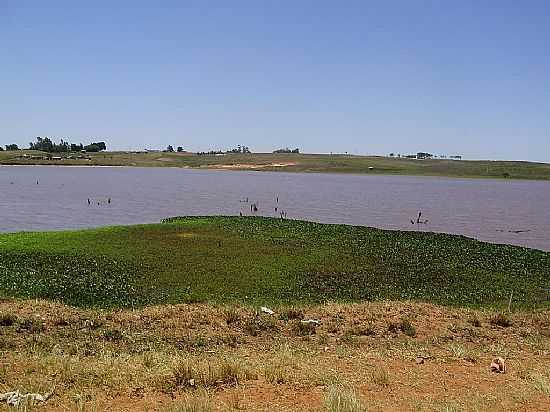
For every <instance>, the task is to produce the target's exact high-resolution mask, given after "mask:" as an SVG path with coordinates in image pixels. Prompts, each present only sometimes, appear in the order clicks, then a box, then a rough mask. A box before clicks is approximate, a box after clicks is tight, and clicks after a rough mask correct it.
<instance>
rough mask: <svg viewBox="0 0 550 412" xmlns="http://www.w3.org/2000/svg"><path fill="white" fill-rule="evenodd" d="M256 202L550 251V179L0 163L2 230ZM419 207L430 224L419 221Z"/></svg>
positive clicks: (246, 210)
mask: <svg viewBox="0 0 550 412" xmlns="http://www.w3.org/2000/svg"><path fill="white" fill-rule="evenodd" d="M277 197H278V198H279V201H278V202H277ZM109 198H110V199H111V203H108V199H109ZM247 198H248V200H249V202H248V203H246V202H245V200H246V199H247ZM88 199H90V204H88ZM251 203H256V205H257V207H258V211H257V212H256V213H255V214H258V215H263V216H280V213H281V212H286V214H287V217H288V218H295V219H307V220H314V221H319V222H327V223H347V224H354V225H365V226H374V227H380V228H386V229H402V230H429V231H437V232H448V233H456V234H463V235H466V236H471V237H475V238H478V239H481V240H486V241H490V242H497V243H511V244H517V245H523V246H528V247H533V248H539V249H545V250H550V182H541V181H517V180H498V181H497V180H481V179H479V180H474V179H447V178H437V177H417V176H376V175H370V176H369V175H367V176H359V175H336V174H305V173H304V174H298V173H281V172H278V173H277V172H275V173H270V172H237V171H214V170H204V171H203V170H189V169H176V168H107V167H94V168H92V167H88V168H86V167H40V166H5V167H0V231H3V232H15V231H22V230H25V231H29V230H52V229H69V228H81V227H95V226H104V225H113V224H131V223H146V222H158V221H159V220H160V219H162V218H164V217H168V216H174V215H239V213H243V215H249V214H251V211H250V206H251ZM275 208H277V210H275ZM418 211H422V217H421V220H428V222H427V223H426V224H417V223H416V221H417V215H418ZM252 213H254V212H252ZM411 220H412V221H413V222H415V224H414V225H413V224H412V223H411Z"/></svg>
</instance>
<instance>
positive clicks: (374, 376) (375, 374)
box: [370, 367, 390, 386]
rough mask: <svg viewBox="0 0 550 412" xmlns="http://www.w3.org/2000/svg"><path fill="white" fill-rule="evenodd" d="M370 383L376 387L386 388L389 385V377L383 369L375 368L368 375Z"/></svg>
mask: <svg viewBox="0 0 550 412" xmlns="http://www.w3.org/2000/svg"><path fill="white" fill-rule="evenodd" d="M370 379H371V382H372V383H374V384H376V385H378V386H388V385H389V384H390V375H389V374H388V371H387V370H386V369H384V368H383V367H375V368H374V369H373V370H372V371H371V373H370Z"/></svg>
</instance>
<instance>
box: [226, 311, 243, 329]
mask: <svg viewBox="0 0 550 412" xmlns="http://www.w3.org/2000/svg"><path fill="white" fill-rule="evenodd" d="M223 317H224V319H225V323H227V324H228V325H231V324H232V323H238V322H239V321H240V320H241V315H240V314H239V312H238V311H237V309H235V308H228V309H226V310H225V311H224V313H223Z"/></svg>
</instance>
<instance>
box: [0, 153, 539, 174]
mask: <svg viewBox="0 0 550 412" xmlns="http://www.w3.org/2000/svg"><path fill="white" fill-rule="evenodd" d="M22 153H28V154H40V153H41V152H31V151H24V152H22V151H15V152H13V151H12V152H5V151H4V152H0V164H55V165H92V166H98V165H105V166H143V167H163V166H164V167H189V168H212V167H214V168H215V167H221V166H224V165H233V166H234V165H255V167H253V168H252V169H256V170H265V171H285V172H327V173H359V174H393V175H420V176H451V177H468V178H514V179H542V180H550V164H547V163H535V162H522V161H467V160H463V161H453V160H444V159H434V160H414V159H404V158H389V157H381V156H353V155H341V154H336V155H329V154H272V153H253V154H228V155H225V156H198V155H196V154H192V153H132V152H105V153H88V154H87V156H90V157H91V160H87V159H84V160H79V159H71V160H55V161H54V160H35V159H33V160H30V159H21V158H19V157H20V156H21V155H22ZM274 164H287V166H285V167H277V166H273V165H274ZM369 167H372V168H373V169H372V170H370V169H369ZM246 168H247V169H250V166H247V167H246Z"/></svg>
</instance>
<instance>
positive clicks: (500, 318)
mask: <svg viewBox="0 0 550 412" xmlns="http://www.w3.org/2000/svg"><path fill="white" fill-rule="evenodd" d="M490 323H491V325H494V326H501V327H503V328H507V327H509V326H512V321H511V320H510V319H509V318H508V316H507V315H506V314H505V313H502V312H500V313H498V314H497V315H495V316H493V317H492V318H491V320H490Z"/></svg>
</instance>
